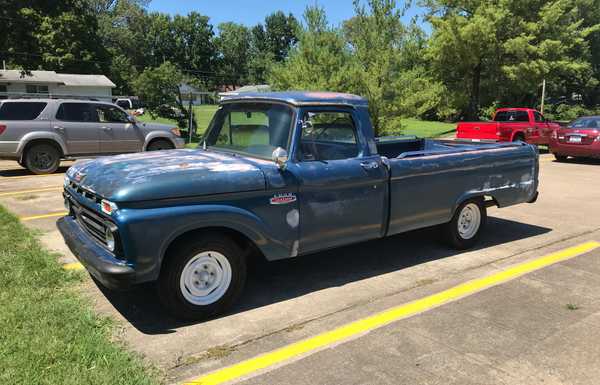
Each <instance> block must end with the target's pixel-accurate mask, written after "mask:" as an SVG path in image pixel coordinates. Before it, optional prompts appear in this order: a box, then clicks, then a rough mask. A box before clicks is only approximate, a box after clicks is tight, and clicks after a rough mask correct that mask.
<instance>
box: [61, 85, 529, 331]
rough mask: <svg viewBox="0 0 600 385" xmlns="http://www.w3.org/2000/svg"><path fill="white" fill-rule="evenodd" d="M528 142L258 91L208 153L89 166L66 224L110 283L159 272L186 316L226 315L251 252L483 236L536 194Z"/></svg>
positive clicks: (79, 174) (362, 106) (230, 103)
mask: <svg viewBox="0 0 600 385" xmlns="http://www.w3.org/2000/svg"><path fill="white" fill-rule="evenodd" d="M538 167H539V164H538V153H537V150H536V148H534V147H533V146H530V145H528V144H526V143H520V142H519V143H485V144H484V143H480V144H474V143H472V142H458V141H438V140H429V139H418V138H414V137H413V138H402V137H400V138H393V137H392V138H380V139H377V140H376V139H375V138H374V137H373V127H372V126H371V121H370V117H369V112H368V105H367V101H366V100H365V99H363V98H361V97H358V96H354V95H346V94H337V93H310V92H308V93H302V92H296V93H255V94H244V95H240V96H238V97H230V98H227V99H224V100H223V101H222V102H221V105H220V108H219V109H218V111H217V112H216V114H215V116H214V117H213V120H212V122H211V124H210V126H209V128H208V131H207V135H206V137H205V141H204V144H203V146H201V147H200V148H199V149H195V150H191V149H187V150H176V151H169V152H160V153H156V154H153V155H152V156H141V155H120V156H115V157H108V158H100V159H97V160H92V161H88V162H85V163H83V162H81V163H77V164H75V165H74V166H73V167H71V168H70V169H69V170H68V172H67V175H66V178H65V188H64V197H65V202H66V203H65V204H66V207H67V209H68V211H69V214H68V215H67V216H65V217H62V218H61V219H59V220H58V222H57V225H58V228H59V229H60V232H61V233H62V236H63V237H64V239H65V242H66V243H67V245H69V247H70V249H71V250H72V251H73V253H74V254H75V255H76V256H77V257H78V258H79V260H80V261H81V262H82V264H83V265H84V266H85V267H86V268H87V269H88V271H89V272H90V273H91V274H92V275H93V276H94V277H96V278H97V280H98V281H99V282H101V283H102V284H103V285H105V286H106V287H109V288H114V289H122V288H127V287H130V286H131V285H135V284H140V283H142V282H148V281H158V285H157V287H158V295H159V298H160V300H161V302H162V304H163V305H164V306H165V307H166V308H167V309H169V310H170V311H171V312H172V313H173V314H174V315H175V316H177V317H181V318H190V319H200V318H205V317H210V316H212V315H215V314H218V313H221V312H223V311H224V310H225V309H227V308H228V307H229V306H230V305H231V304H232V303H233V302H234V301H235V300H236V298H237V297H238V296H239V295H240V293H241V292H242V289H243V287H244V282H245V280H246V266H247V258H248V257H249V256H250V255H251V254H258V255H262V256H264V257H265V258H266V259H267V260H269V261H272V260H278V259H284V258H296V257H298V256H300V255H305V254H310V253H315V252H318V251H321V250H325V249H330V248H333V247H339V246H343V245H349V244H353V243H356V242H362V241H367V240H371V239H377V238H383V237H386V236H390V235H394V234H398V233H402V232H405V231H409V230H413V229H418V228H422V227H427V226H434V225H441V228H442V229H443V234H444V236H445V238H446V240H447V241H448V242H449V244H450V245H452V246H453V247H456V248H458V249H464V248H468V247H471V246H473V245H474V244H475V243H476V242H477V240H478V238H479V236H480V234H481V231H482V228H483V226H484V224H485V222H486V207H488V206H490V205H497V206H499V207H507V206H511V205H515V204H518V203H524V202H534V201H535V200H536V198H537V187H538Z"/></svg>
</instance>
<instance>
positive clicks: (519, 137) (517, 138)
mask: <svg viewBox="0 0 600 385" xmlns="http://www.w3.org/2000/svg"><path fill="white" fill-rule="evenodd" d="M524 141H525V135H523V134H517V135H515V136H514V137H513V142H524Z"/></svg>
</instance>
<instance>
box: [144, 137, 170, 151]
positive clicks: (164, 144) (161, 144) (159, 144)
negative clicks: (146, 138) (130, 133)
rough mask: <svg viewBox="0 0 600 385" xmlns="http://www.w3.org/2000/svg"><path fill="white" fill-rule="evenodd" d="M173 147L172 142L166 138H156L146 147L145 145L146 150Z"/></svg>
mask: <svg viewBox="0 0 600 385" xmlns="http://www.w3.org/2000/svg"><path fill="white" fill-rule="evenodd" d="M174 148H175V146H173V143H171V142H169V141H168V140H165V139H157V140H154V141H152V142H150V144H149V145H148V147H146V151H160V150H172V149H174Z"/></svg>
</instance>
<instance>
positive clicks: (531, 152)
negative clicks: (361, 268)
mask: <svg viewBox="0 0 600 385" xmlns="http://www.w3.org/2000/svg"><path fill="white" fill-rule="evenodd" d="M377 149H378V151H379V153H380V155H382V156H386V157H387V158H388V159H389V161H388V162H389V170H390V171H389V172H390V175H389V178H390V187H389V189H390V190H389V213H390V214H389V225H388V232H387V234H389V235H391V234H398V233H402V232H405V231H410V230H413V229H417V228H422V227H426V226H433V225H437V224H441V223H446V222H448V221H449V220H450V219H451V218H452V215H453V213H454V211H455V209H456V207H457V205H458V204H459V203H460V202H463V201H464V200H465V199H468V198H469V197H475V196H482V195H483V196H485V197H487V198H488V199H490V200H491V201H493V202H494V203H495V204H496V205H498V206H499V207H506V206H511V205H514V204H518V203H523V202H527V201H531V200H533V199H535V194H536V191H537V183H538V182H537V174H538V167H539V166H538V157H537V152H536V149H535V148H534V147H533V146H530V145H527V144H525V143H522V142H516V143H513V142H493V143H473V142H470V141H458V140H431V139H418V138H414V137H413V138H406V137H404V138H402V137H399V138H389V137H388V138H379V139H378V140H377Z"/></svg>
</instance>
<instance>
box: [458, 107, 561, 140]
mask: <svg viewBox="0 0 600 385" xmlns="http://www.w3.org/2000/svg"><path fill="white" fill-rule="evenodd" d="M559 128H560V126H559V125H558V124H557V123H552V122H549V121H548V120H546V118H544V116H543V115H542V114H541V113H539V112H538V111H536V110H534V109H532V108H499V109H498V110H496V113H495V114H494V119H493V121H491V122H461V123H458V126H457V127H456V137H457V138H459V139H472V140H497V141H501V142H513V141H517V140H521V141H523V142H527V143H530V144H543V145H548V144H549V143H550V137H551V136H552V133H553V132H554V131H555V130H557V129H559Z"/></svg>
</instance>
